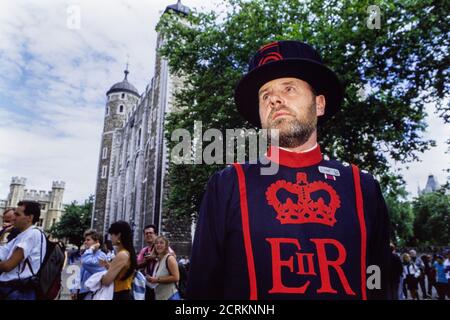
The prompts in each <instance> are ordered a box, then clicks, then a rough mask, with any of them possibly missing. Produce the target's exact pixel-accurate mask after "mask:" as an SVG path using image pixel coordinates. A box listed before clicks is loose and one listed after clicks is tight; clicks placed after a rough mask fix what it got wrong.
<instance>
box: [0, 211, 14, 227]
mask: <svg viewBox="0 0 450 320" xmlns="http://www.w3.org/2000/svg"><path fill="white" fill-rule="evenodd" d="M14 220H16V216H15V215H14V210H9V211H8V212H6V213H5V214H4V215H3V228H7V227H9V226H11V225H13V224H14Z"/></svg>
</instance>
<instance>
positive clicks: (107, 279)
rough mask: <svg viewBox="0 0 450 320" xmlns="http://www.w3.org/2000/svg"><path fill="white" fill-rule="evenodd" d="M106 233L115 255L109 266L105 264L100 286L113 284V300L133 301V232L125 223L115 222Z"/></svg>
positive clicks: (134, 264)
mask: <svg viewBox="0 0 450 320" xmlns="http://www.w3.org/2000/svg"><path fill="white" fill-rule="evenodd" d="M108 233H109V234H110V235H111V241H112V244H113V245H115V246H116V247H117V254H116V256H115V258H114V259H113V260H112V261H111V264H108V263H107V262H105V264H106V265H107V268H108V272H107V273H106V274H105V275H103V277H102V285H104V286H108V285H110V284H111V283H112V282H114V297H113V300H133V295H132V291H131V286H132V283H133V277H134V273H135V270H136V268H137V261H136V252H135V251H134V246H133V232H132V230H131V227H130V225H129V224H128V223H127V222H125V221H117V222H114V223H113V224H111V226H110V227H109V230H108Z"/></svg>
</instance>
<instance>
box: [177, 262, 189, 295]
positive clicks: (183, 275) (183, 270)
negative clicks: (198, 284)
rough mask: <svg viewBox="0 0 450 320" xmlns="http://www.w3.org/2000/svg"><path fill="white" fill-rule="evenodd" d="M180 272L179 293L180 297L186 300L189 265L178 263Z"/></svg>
mask: <svg viewBox="0 0 450 320" xmlns="http://www.w3.org/2000/svg"><path fill="white" fill-rule="evenodd" d="M178 272H179V273H180V280H179V281H178V284H177V289H178V292H179V293H180V297H181V298H182V299H186V288H187V280H188V270H187V265H185V264H182V263H178Z"/></svg>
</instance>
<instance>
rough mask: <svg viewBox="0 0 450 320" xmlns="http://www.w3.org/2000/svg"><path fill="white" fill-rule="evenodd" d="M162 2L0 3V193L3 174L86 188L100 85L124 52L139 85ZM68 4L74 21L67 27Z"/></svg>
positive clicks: (71, 196)
mask: <svg viewBox="0 0 450 320" xmlns="http://www.w3.org/2000/svg"><path fill="white" fill-rule="evenodd" d="M173 3H176V0H174V1H173ZM168 4H171V3H169V2H168V1H163V0H158V1H146V0H140V1H137V0H127V1H125V0H123V1H107V0H95V1H89V0H80V1H76V2H74V1H65V0H63V1H55V0H40V1H34V2H32V1H25V0H22V1H20V0H19V1H17V0H2V1H0V119H1V120H2V124H3V125H2V126H1V127H0V199H1V198H6V196H7V194H8V190H9V183H10V179H11V177H12V176H24V177H26V178H27V188H30V189H31V188H32V189H45V190H49V189H50V188H51V182H52V181H53V180H64V181H65V182H66V192H65V197H64V201H65V202H70V201H72V200H78V201H83V200H84V199H86V198H87V196H88V195H89V194H91V193H94V192H95V182H96V181H95V179H96V174H97V164H98V154H99V148H100V135H101V130H102V128H103V115H104V104H105V93H106V91H107V90H108V89H109V87H110V86H111V85H113V84H114V83H115V82H119V81H121V80H122V79H123V69H124V67H125V62H126V60H127V56H128V55H129V62H130V72H131V73H130V75H129V80H130V82H131V83H133V84H134V85H135V86H136V87H137V88H138V90H139V91H140V92H142V91H143V90H144V88H145V86H146V85H147V84H148V83H149V82H150V79H151V77H152V76H153V72H154V59H155V45H156V31H155V26H156V23H157V22H158V20H159V17H160V15H161V14H162V11H163V10H164V9H165V7H166V6H167V5H168ZM183 4H185V5H187V6H190V7H200V6H202V5H203V3H202V1H200V0H197V1H188V0H186V1H183ZM71 5H78V6H79V9H80V12H81V28H80V29H69V28H68V27H67V20H68V18H69V15H70V13H68V12H67V9H68V7H69V6H71ZM208 6H209V9H211V8H213V7H214V3H211V4H208Z"/></svg>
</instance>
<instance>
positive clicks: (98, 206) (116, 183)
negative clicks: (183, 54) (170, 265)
mask: <svg viewBox="0 0 450 320" xmlns="http://www.w3.org/2000/svg"><path fill="white" fill-rule="evenodd" d="M169 10H173V11H175V13H177V14H179V16H180V18H182V17H183V15H186V14H188V12H189V11H188V8H186V7H185V6H183V5H181V3H180V2H178V3H177V4H176V5H172V6H168V7H167V8H166V10H165V12H164V14H165V13H166V12H168V11H169ZM163 43H164V37H163V35H161V34H158V37H157V44H156V48H157V49H158V48H160V47H161V45H162V44H163ZM128 74H129V71H128V70H125V77H124V79H123V80H122V81H121V82H118V83H116V84H114V85H113V86H112V87H111V88H110V89H109V90H108V91H107V92H106V100H107V101H106V106H105V120H104V127H103V132H102V137H101V139H102V142H101V147H100V154H99V163H98V174H97V185H96V196H95V205H94V209H93V210H94V212H93V215H92V227H93V228H95V229H97V230H98V231H101V232H102V233H103V234H106V233H107V231H108V228H109V226H110V225H111V223H113V222H114V221H118V220H125V221H127V222H129V223H130V225H131V226H132V228H133V231H134V243H135V246H136V248H140V247H142V246H143V245H144V241H143V232H142V231H143V228H144V226H145V225H148V224H155V225H157V226H158V229H159V230H160V233H161V234H164V235H165V236H167V237H168V238H169V240H170V242H171V246H172V247H173V248H174V249H175V250H176V252H177V254H180V255H186V254H189V252H190V247H191V238H192V235H191V222H190V219H187V218H175V217H172V216H171V214H170V212H169V211H168V210H167V209H166V207H165V206H164V203H165V199H166V197H167V193H168V192H170V186H169V185H168V183H167V170H168V165H169V159H168V155H167V150H166V140H165V136H164V121H165V118H166V115H167V114H168V113H170V112H174V111H175V112H176V110H175V109H174V94H175V92H176V91H177V90H178V89H179V88H181V86H182V85H183V81H182V79H180V78H179V77H176V76H174V75H173V74H172V73H171V72H170V70H169V67H168V62H167V61H166V60H165V59H163V58H162V57H161V56H160V55H159V54H158V52H157V53H156V59H155V75H154V77H153V79H152V80H151V82H150V83H149V84H148V85H147V87H146V89H145V91H144V92H143V93H142V94H139V92H138V90H137V89H136V88H135V87H134V86H133V85H132V84H131V83H130V82H129V80H128Z"/></svg>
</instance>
